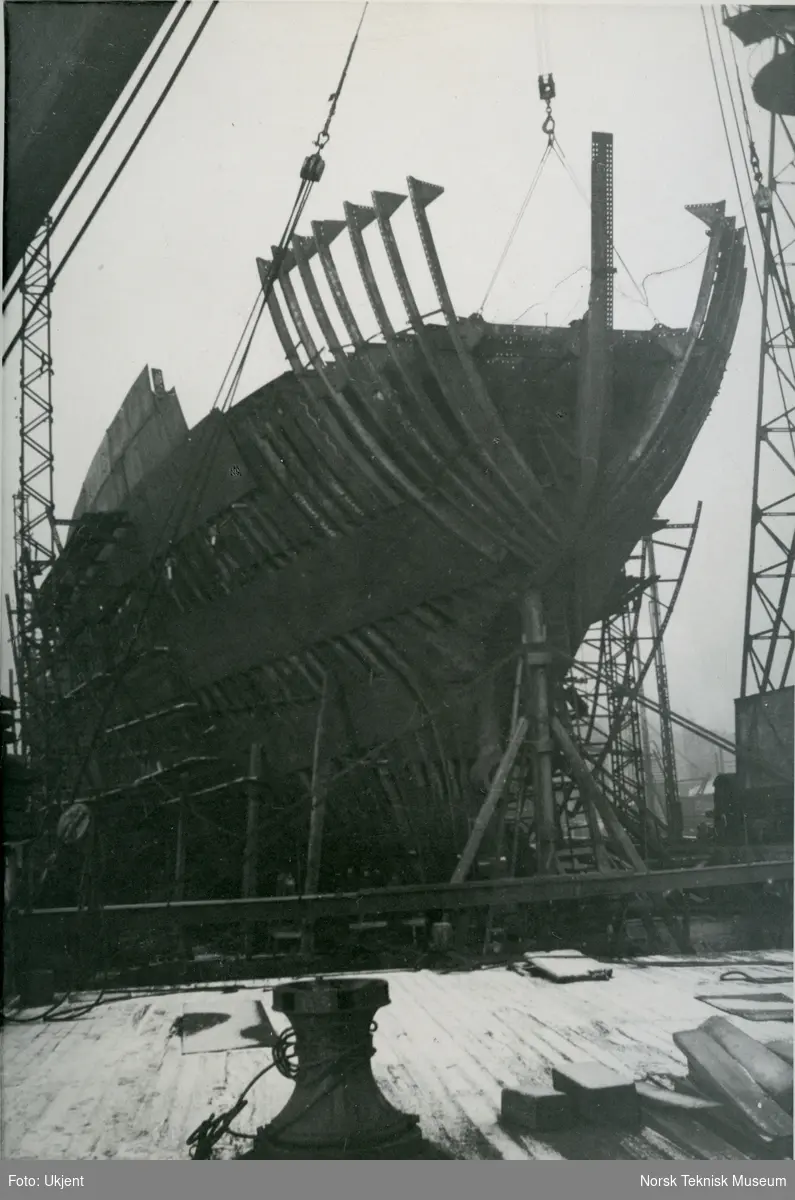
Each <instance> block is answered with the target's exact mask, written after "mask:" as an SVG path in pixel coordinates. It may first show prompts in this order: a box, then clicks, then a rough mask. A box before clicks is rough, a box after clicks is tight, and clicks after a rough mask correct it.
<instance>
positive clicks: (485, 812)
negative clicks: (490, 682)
mask: <svg viewBox="0 0 795 1200" xmlns="http://www.w3.org/2000/svg"><path fill="white" fill-rule="evenodd" d="M526 734H527V719H526V718H525V717H520V718H519V720H518V721H517V723H516V728H515V729H514V731H513V734H512V735H511V740H510V741H509V742H508V745H507V747H506V749H505V753H504V754H503V756H502V758H501V760H500V764H499V766H498V767H497V770H496V771H495V773H494V778H493V779H492V781H491V786H490V787H489V790H488V794H487V796H486V799H485V800H484V801H483V805H482V806H481V809H480V812H479V813H478V815H477V818H476V820H475V824H474V826H473V827H472V832H471V834H470V835H469V841H468V842H467V844H466V846H465V847H464V849H463V851H462V854H461V857H460V858H459V860H458V863H457V864H456V868H455V870H454V871H453V874H452V876H451V878H450V883H451V884H456V883H463V882H464V880H465V879H466V877H467V875H468V874H469V872H470V870H471V868H472V864H473V862H474V861H475V858H476V856H477V853H478V850H479V849H480V845H481V842H482V841H483V838H484V835H485V833H486V829H487V828H488V825H489V822H490V821H491V818H492V817H493V816H494V812H495V810H496V808H497V805H498V804H499V802H500V800H501V799H502V795H503V792H504V791H505V787H506V784H507V783H508V779H509V777H510V774H511V770H512V768H513V764H514V762H515V761H516V756H517V754H518V753H519V750H520V749H521V746H522V742H523V741H524V739H525V735H526Z"/></svg>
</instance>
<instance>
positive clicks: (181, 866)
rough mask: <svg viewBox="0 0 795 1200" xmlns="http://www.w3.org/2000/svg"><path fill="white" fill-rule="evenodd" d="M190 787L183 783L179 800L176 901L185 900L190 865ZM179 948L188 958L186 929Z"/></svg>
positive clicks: (175, 879) (181, 929)
mask: <svg viewBox="0 0 795 1200" xmlns="http://www.w3.org/2000/svg"><path fill="white" fill-rule="evenodd" d="M187 787H188V780H187V779H183V780H182V781H181V791H182V795H181V796H180V798H179V808H178V809H177V849H176V854H175V858H174V899H175V900H176V901H180V900H184V899H185V876H186V873H187V865H188V802H187V800H186V799H185V791H186V790H187ZM177 947H178V953H179V956H180V958H187V957H188V951H189V946H188V940H187V938H186V936H185V929H184V928H182V927H181V928H180V929H179V931H178V933H177Z"/></svg>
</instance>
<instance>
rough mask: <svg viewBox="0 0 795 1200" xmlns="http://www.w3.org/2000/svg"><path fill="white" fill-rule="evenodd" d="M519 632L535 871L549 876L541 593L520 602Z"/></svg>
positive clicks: (548, 746) (551, 822)
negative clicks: (529, 754) (530, 738)
mask: <svg viewBox="0 0 795 1200" xmlns="http://www.w3.org/2000/svg"><path fill="white" fill-rule="evenodd" d="M522 633H523V635H524V648H525V663H526V666H527V670H526V672H525V678H526V680H527V684H526V686H527V711H528V714H529V716H530V718H531V720H532V722H533V727H532V728H533V749H534V755H533V782H534V793H535V794H534V804H535V819H536V846H537V855H538V872H539V874H540V875H549V874H550V873H551V872H552V871H554V870H555V869H556V857H555V851H556V844H557V828H556V820H555V791H554V788H553V786H552V739H551V737H550V724H549V719H550V709H549V683H548V679H547V664H548V662H549V653H548V650H547V646H546V637H547V634H546V626H545V624H544V607H543V603H542V600H541V594H540V592H537V591H531V592H528V593H527V595H526V596H525V597H524V598H523V600H522Z"/></svg>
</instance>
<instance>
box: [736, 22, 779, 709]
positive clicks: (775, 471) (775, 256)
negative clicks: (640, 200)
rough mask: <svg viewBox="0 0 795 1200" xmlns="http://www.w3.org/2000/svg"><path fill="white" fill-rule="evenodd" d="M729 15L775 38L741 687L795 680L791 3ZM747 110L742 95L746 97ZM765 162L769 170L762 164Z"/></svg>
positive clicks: (767, 687) (757, 168) (752, 152)
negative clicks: (794, 667) (793, 599)
mask: <svg viewBox="0 0 795 1200" xmlns="http://www.w3.org/2000/svg"><path fill="white" fill-rule="evenodd" d="M724 22H725V24H726V26H727V27H728V28H729V29H730V31H731V32H732V34H734V36H735V37H737V38H738V39H739V40H740V41H741V42H742V43H743V44H744V45H746V46H751V45H755V46H758V45H761V44H765V45H770V44H771V42H772V46H773V55H772V58H771V59H770V61H769V62H768V63H767V64H766V65H765V66H764V67H763V68H762V69H761V70H760V71H759V72H758V73H757V75H756V77H755V79H754V82H753V94H754V99H755V100H756V102H757V104H759V106H760V107H761V108H763V109H765V110H766V111H767V113H768V114H769V119H768V121H767V136H766V141H767V145H766V147H765V148H764V149H763V151H762V161H761V162H760V157H759V154H758V152H757V149H756V146H755V144H754V138H753V134H752V131H751V125H750V121H749V119H748V114H747V112H745V117H746V132H747V135H748V143H749V145H748V150H749V157H750V166H751V170H752V172H753V181H754V188H755V195H754V207H755V210H756V217H757V221H758V225H759V232H760V236H761V244H762V252H763V261H762V278H761V291H762V297H761V298H762V328H761V337H760V348H759V384H758V393H757V415H756V438H755V452H754V476H753V502H752V512H751V535H750V547H749V562H748V584H747V596H746V613H745V632H744V638H743V662H742V683H741V695H742V696H743V697H746V696H749V695H753V694H757V693H758V694H763V693H766V692H773V691H778V690H780V689H783V688H785V687H787V686H788V684H789V683H791V681H792V662H793V654H794V653H795V613H793V609H792V603H791V596H790V590H791V583H792V572H793V565H795V302H793V292H792V282H791V276H790V269H791V268H792V267H793V265H795V193H793V187H795V84H794V83H793V80H795V8H793V7H789V8H781V9H770V8H756V7H752V8H747V9H740V10H739V11H737V12H735V13H733V14H732V15H730V14H729V13H728V11H726V10H724ZM743 108H744V110H745V101H744V99H743ZM763 170H764V173H763Z"/></svg>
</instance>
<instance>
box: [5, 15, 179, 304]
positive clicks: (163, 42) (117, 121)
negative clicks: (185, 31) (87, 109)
mask: <svg viewBox="0 0 795 1200" xmlns="http://www.w3.org/2000/svg"><path fill="white" fill-rule="evenodd" d="M190 4H191V0H184V3H183V4H182V5H181V7H180V8H179V10H178V11H177V14H176V16H175V17H174V20H173V21H172V22H171V24H170V25H169V27H168V29H167V30H166V32H165V33H164V34H163V36H162V38H161V39H160V41H159V42H158V44H157V48H156V49H155V51H154V53H153V55H152V57H151V58H150V59H149V62H148V63H147V64H146V67H145V69H144V71H143V72H142V74H141V75H140V76H139V78H138V80H137V81H136V83H135V86H134V87H133V89H132V91H131V92H130V94H129V96H128V97H127V99H126V100H125V102H124V105H123V106H122V108H121V110H120V112H119V113H118V115H117V116H116V117H115V118H114V121H113V124H112V125H111V127H110V129H109V130H108V132H107V133H106V134H105V136H104V138H103V139H102V141H101V142H100V144H99V146H98V147H97V149H96V151H95V152H94V154H93V155H92V157H91V161H90V162H89V163H88V164H87V165H86V168H85V170H84V171H83V173H82V175H81V176H80V178H79V179H78V181H77V183H76V184H75V185H74V187H73V188H72V190H71V192H70V193H69V195H68V196H67V197H66V200H64V202H63V204H62V205H61V207H60V208H59V210H58V212H57V214H56V215H55V217H53V219H52V222H51V224H50V231H49V235H50V237H52V235H53V234H54V233H55V230H56V229H57V228H58V226H59V225H60V223H61V221H62V220H63V218H64V217H65V216H66V213H67V211H68V210H69V208H70V206H71V204H72V201H73V200H74V199H75V197H76V196H77V194H78V192H79V191H80V189H81V188H82V186H83V184H84V183H85V181H86V179H87V178H88V176H89V175H90V174H91V172H92V170H93V169H94V167H95V166H96V164H97V162H98V161H99V159H100V158H101V157H102V155H103V154H104V152H105V150H106V149H107V147H108V145H109V143H110V142H111V140H112V139H113V137H114V136H115V134H116V132H117V130H118V128H119V126H120V125H121V123H122V121H123V120H124V118H125V117H126V116H127V113H128V112H129V111H130V109H131V107H132V105H133V104H134V103H135V101H136V99H137V97H138V95H139V94H140V91H141V88H142V87H143V86H144V84H145V83H146V81H147V79H148V78H149V76H150V75H151V73H152V71H153V70H154V68H155V67H156V66H157V63H158V61H159V59H160V56H161V55H162V53H163V51H164V50H165V48H166V46H167V45H168V43H169V41H170V40H171V38H172V36H173V34H174V32H175V31H176V28H177V26H178V25H179V23H180V21H181V20H182V18H183V17H184V16H185V13H186V12H187V11H188V8H189V7H190ZM21 284H22V272H20V274H19V277H18V278H17V280H16V282H15V283H14V285H13V287H12V288H11V290H10V291H9V292H8V293H7V295H6V296H4V297H3V312H5V311H6V309H7V308H8V306H9V304H10V303H11V301H12V300H13V298H14V296H15V295H16V294H17V292H18V291H19V289H20V286H21Z"/></svg>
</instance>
